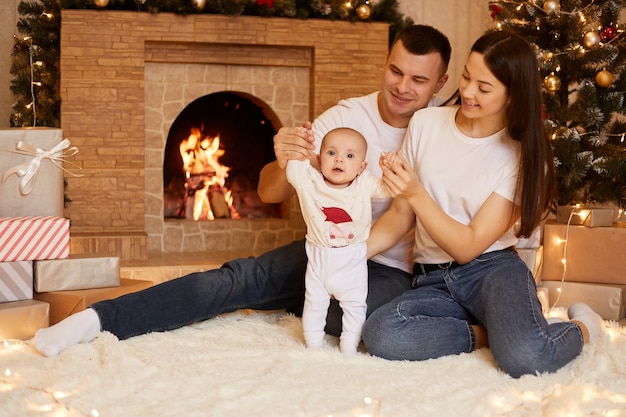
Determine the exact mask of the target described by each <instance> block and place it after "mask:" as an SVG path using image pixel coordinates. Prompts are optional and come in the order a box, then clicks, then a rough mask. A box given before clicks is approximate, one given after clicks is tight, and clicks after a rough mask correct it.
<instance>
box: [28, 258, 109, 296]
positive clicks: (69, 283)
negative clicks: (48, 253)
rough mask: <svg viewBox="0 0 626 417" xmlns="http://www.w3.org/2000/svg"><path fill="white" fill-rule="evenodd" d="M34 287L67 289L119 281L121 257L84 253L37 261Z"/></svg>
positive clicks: (55, 289) (45, 290)
mask: <svg viewBox="0 0 626 417" xmlns="http://www.w3.org/2000/svg"><path fill="white" fill-rule="evenodd" d="M34 275H35V291H37V292H48V291H67V290H84V289H90V288H105V287H118V286H119V285H120V258H118V257H83V256H77V255H71V256H70V257H69V258H66V259H48V260H40V261H35V268H34Z"/></svg>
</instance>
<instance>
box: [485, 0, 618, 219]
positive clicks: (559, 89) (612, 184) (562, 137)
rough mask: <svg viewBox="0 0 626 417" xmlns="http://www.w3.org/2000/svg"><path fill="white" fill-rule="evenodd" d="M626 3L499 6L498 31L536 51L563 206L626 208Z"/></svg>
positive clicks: (597, 0) (551, 1)
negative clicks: (625, 19)
mask: <svg viewBox="0 0 626 417" xmlns="http://www.w3.org/2000/svg"><path fill="white" fill-rule="evenodd" d="M623 3H624V1H623V0H529V1H506V0H503V1H493V2H491V3H490V10H491V16H492V18H493V19H494V22H495V25H496V28H497V29H501V30H510V31H513V32H516V33H518V34H520V35H522V36H523V37H524V38H526V39H527V40H528V41H529V42H530V43H531V44H532V45H533V46H534V47H535V48H536V53H537V59H538V61H539V71H540V72H541V76H542V77H543V80H544V102H545V119H546V128H547V130H548V132H549V134H550V137H551V139H552V145H553V150H554V162H555V168H556V173H557V181H558V184H557V196H556V200H557V201H556V204H559V205H569V204H579V203H580V204H586V205H594V204H604V203H613V204H616V205H617V206H618V207H625V206H626V141H625V139H624V138H625V136H626V110H625V108H624V99H625V97H624V94H625V92H626V72H625V70H626V35H625V34H624V28H623V25H621V24H620V23H619V17H620V12H621V11H622V8H623V6H624V4H623Z"/></svg>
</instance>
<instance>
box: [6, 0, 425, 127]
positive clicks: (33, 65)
mask: <svg viewBox="0 0 626 417" xmlns="http://www.w3.org/2000/svg"><path fill="white" fill-rule="evenodd" d="M105 3H106V6H104V7H98V6H96V2H95V0H23V1H21V2H20V4H19V6H18V12H19V14H20V16H21V17H20V19H19V21H18V24H17V30H18V32H19V34H20V35H19V36H15V41H14V47H13V53H12V56H13V61H12V65H11V74H12V75H13V79H12V81H11V87H10V88H11V91H12V93H13V95H14V96H15V97H16V102H15V103H14V104H13V114H12V118H11V126H12V127H26V126H49V127H59V125H60V120H59V118H60V107H61V98H60V93H59V56H60V50H59V48H60V40H59V31H60V26H61V13H60V11H61V9H108V10H129V11H137V12H148V13H160V12H170V13H176V14H182V15H187V14H199V13H206V14H225V15H246V16H263V17H288V18H298V19H330V20H349V21H379V22H388V23H389V25H390V29H389V31H390V33H389V39H390V41H391V40H393V38H394V37H395V34H396V33H397V32H398V31H399V30H401V29H402V28H404V27H405V26H407V25H411V24H413V21H412V20H411V19H410V18H406V17H404V16H402V14H400V13H399V12H398V3H397V0H376V2H375V3H374V0H356V1H352V2H346V0H108V1H104V2H100V3H98V4H105ZM347 4H350V7H347ZM199 6H202V7H199ZM359 6H367V10H369V16H367V17H364V16H363V15H361V16H359V15H358V13H357V9H358V7H359Z"/></svg>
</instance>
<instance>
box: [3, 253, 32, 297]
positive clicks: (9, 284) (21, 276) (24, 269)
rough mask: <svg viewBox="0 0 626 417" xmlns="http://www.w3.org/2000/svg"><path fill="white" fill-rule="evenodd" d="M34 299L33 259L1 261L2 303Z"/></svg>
mask: <svg viewBox="0 0 626 417" xmlns="http://www.w3.org/2000/svg"><path fill="white" fill-rule="evenodd" d="M32 299H33V261H17V262H0V303H4V302H6V301H19V300H32Z"/></svg>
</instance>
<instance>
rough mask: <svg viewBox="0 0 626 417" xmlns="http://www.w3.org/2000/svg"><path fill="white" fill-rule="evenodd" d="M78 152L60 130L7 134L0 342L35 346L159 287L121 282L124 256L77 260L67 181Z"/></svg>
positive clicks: (0, 169)
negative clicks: (80, 315) (39, 338)
mask: <svg viewBox="0 0 626 417" xmlns="http://www.w3.org/2000/svg"><path fill="white" fill-rule="evenodd" d="M76 152H77V150H76V149H75V148H72V147H70V144H69V141H68V140H67V139H63V138H62V131H61V130H59V129H52V128H24V129H8V130H0V173H1V174H2V182H0V201H1V202H2V203H1V204H0V339H24V340H25V339H29V338H31V337H32V336H33V335H34V334H35V332H36V331H37V330H38V329H40V328H42V327H47V326H48V325H51V324H54V323H56V322H58V321H60V320H62V319H63V318H65V317H67V316H69V315H70V314H72V313H75V312H77V311H80V310H82V309H84V308H86V307H87V306H88V305H89V304H91V303H93V302H95V301H100V300H102V299H107V298H113V297H116V296H118V295H121V294H124V293H128V292H132V291H137V290H139V289H142V288H146V287H148V286H150V285H151V284H152V283H151V282H148V281H137V280H120V271H119V258H117V257H75V256H70V221H69V219H67V218H64V217H63V203H64V196H63V193H64V186H63V177H64V172H65V173H70V174H72V175H76V174H75V173H71V172H70V171H68V170H67V169H65V168H64V167H63V162H64V159H65V157H66V156H68V155H72V154H74V153H76ZM122 281H124V282H122ZM126 281H129V282H126ZM121 284H123V285H121Z"/></svg>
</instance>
